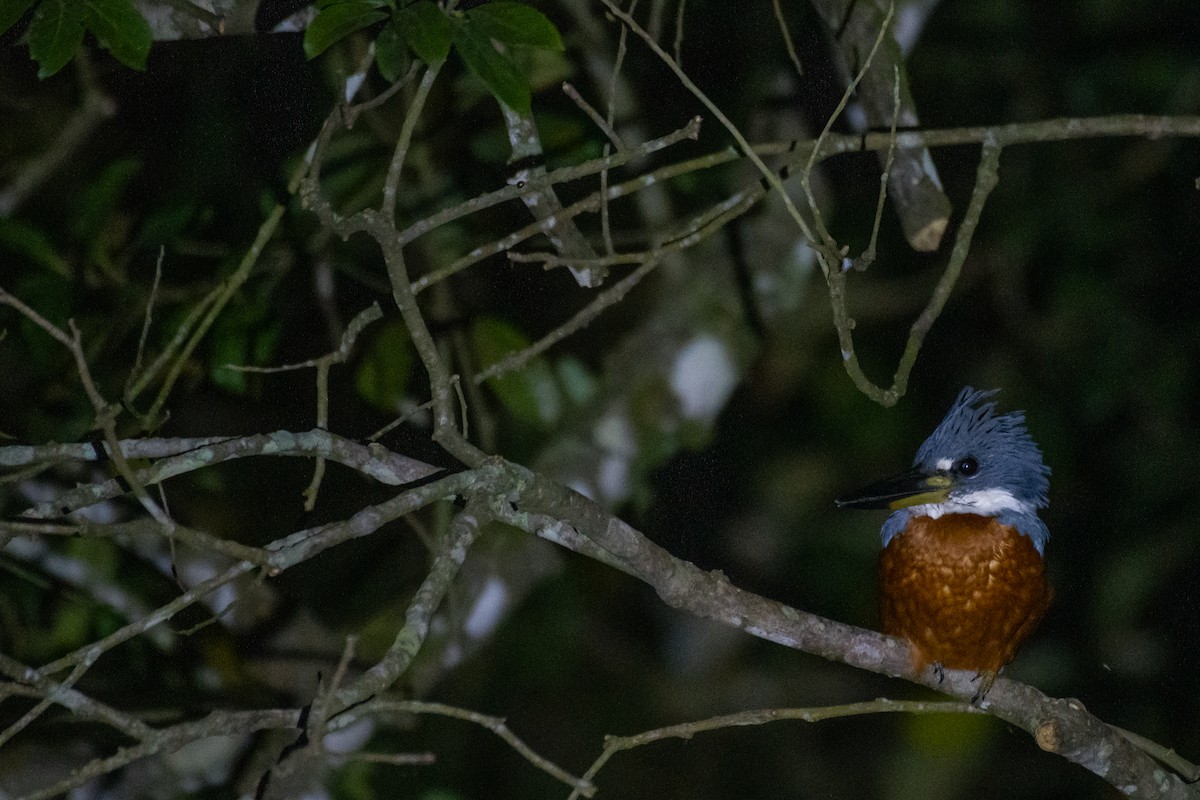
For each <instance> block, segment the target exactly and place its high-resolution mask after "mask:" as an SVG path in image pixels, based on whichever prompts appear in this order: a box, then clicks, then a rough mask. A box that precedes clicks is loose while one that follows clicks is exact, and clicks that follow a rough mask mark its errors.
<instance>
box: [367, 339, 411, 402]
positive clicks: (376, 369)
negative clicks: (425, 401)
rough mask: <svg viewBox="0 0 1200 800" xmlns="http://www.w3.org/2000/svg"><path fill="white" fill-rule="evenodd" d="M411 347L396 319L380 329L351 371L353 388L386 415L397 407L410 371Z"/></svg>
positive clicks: (406, 384)
mask: <svg viewBox="0 0 1200 800" xmlns="http://www.w3.org/2000/svg"><path fill="white" fill-rule="evenodd" d="M412 367H413V346H412V340H411V339H410V338H409V335H408V330H407V329H406V328H405V327H404V325H403V323H400V322H389V323H388V324H387V325H385V326H384V327H383V328H382V329H380V331H379V333H378V335H376V336H375V340H374V341H373V342H371V347H370V349H368V350H367V352H366V354H365V355H364V356H363V359H362V361H360V362H359V364H358V369H357V370H355V372H354V388H355V389H357V390H358V393H359V395H360V396H361V397H362V398H363V399H364V400H366V401H367V402H369V403H370V404H371V405H373V406H376V407H377V408H379V409H381V410H383V411H386V412H388V413H390V414H394V413H396V411H398V410H399V405H400V401H401V400H402V399H403V398H404V392H405V390H406V389H407V388H408V378H409V376H410V375H411V374H412Z"/></svg>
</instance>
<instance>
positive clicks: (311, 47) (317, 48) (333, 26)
mask: <svg viewBox="0 0 1200 800" xmlns="http://www.w3.org/2000/svg"><path fill="white" fill-rule="evenodd" d="M379 5H380V4H379V3H378V2H377V0H349V2H346V3H337V4H335V5H331V6H327V7H325V8H323V9H321V11H319V12H318V13H317V16H316V19H314V20H313V21H312V23H311V24H309V26H308V30H306V31H305V32H304V53H305V55H307V56H308V57H309V58H316V57H317V56H319V55H321V53H324V52H325V50H326V49H328V48H329V46H330V45H332V44H333V43H334V42H336V41H338V40H340V39H344V38H345V37H347V36H349V35H350V34H352V33H354V32H355V31H357V30H361V29H363V28H365V27H367V26H368V25H374V24H375V23H376V22H379V20H381V19H385V18H386V17H387V12H386V11H381V10H380V9H379Z"/></svg>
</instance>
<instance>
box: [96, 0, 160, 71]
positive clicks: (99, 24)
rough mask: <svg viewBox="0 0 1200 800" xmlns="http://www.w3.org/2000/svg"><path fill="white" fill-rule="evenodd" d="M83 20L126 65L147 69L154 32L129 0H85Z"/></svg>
mask: <svg viewBox="0 0 1200 800" xmlns="http://www.w3.org/2000/svg"><path fill="white" fill-rule="evenodd" d="M83 5H84V14H83V24H84V25H85V26H86V27H87V29H88V30H89V31H91V32H92V33H93V34H95V36H96V41H98V42H100V46H101V47H103V48H104V49H105V50H107V51H108V52H110V53H112V54H113V58H115V59H116V60H117V61H120V62H121V63H122V64H124V65H125V66H127V67H129V68H131V69H136V70H144V69H146V56H148V55H150V42H151V41H152V40H153V36H152V35H151V33H150V25H149V24H148V23H147V22H146V19H145V18H144V17H143V16H142V15H141V14H139V13H138V11H137V9H136V8H134V7H133V4H132V3H130V2H129V0H84V3H83Z"/></svg>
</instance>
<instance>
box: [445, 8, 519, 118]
mask: <svg viewBox="0 0 1200 800" xmlns="http://www.w3.org/2000/svg"><path fill="white" fill-rule="evenodd" d="M454 46H455V48H456V49H457V50H458V54H459V56H461V57H462V60H463V62H464V63H465V64H466V65H467V68H468V69H470V70H471V72H473V73H475V75H476V76H478V77H479V79H480V80H482V81H483V82H484V83H485V84H486V85H487V87H488V91H490V92H491V93H492V94H493V95H495V97H496V99H498V100H500V101H501V102H502V103H504V104H505V105H507V106H508V107H509V108H511V109H512V110H513V111H516V112H517V113H519V114H528V113H529V107H530V102H531V98H530V92H529V81H527V80H525V76H524V75H522V74H521V72H520V70H518V69H517V65H516V64H514V63H513V60H512V59H511V58H509V57H508V56H506V55H504V54H503V53H501V52H500V51H499V50H497V49H496V46H495V45H494V44H492V37H491V36H489V35H488V34H487V33H485V32H484V31H483V30H481V29H480V28H479V27H478V26H477V25H475V24H474V23H473V22H471V21H470V20H466V21H465V22H463V23H462V24H461V25H459V26H458V31H457V32H456V34H455V37H454Z"/></svg>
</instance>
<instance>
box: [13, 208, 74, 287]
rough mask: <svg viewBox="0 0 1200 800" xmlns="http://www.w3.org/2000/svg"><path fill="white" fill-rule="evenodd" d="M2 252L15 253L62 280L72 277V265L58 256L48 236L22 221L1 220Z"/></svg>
mask: <svg viewBox="0 0 1200 800" xmlns="http://www.w3.org/2000/svg"><path fill="white" fill-rule="evenodd" d="M0 251H7V252H9V253H15V254H16V255H17V256H18V259H20V258H21V257H23V258H24V260H25V261H27V262H28V263H30V264H34V265H36V266H38V267H41V268H42V269H45V270H49V271H50V272H53V273H55V274H56V275H58V276H60V277H62V278H67V279H70V277H71V265H70V264H69V263H68V262H67V260H66V259H64V258H63V257H62V256H61V255H59V254H58V251H57V250H56V249H55V248H54V244H53V243H52V242H51V241H50V239H49V238H48V237H47V236H46V234H44V233H42V232H41V231H40V230H39V229H37V228H35V227H33V226H32V225H29V224H28V223H25V222H21V221H20V220H15V219H0ZM5 260H6V261H7V260H8V259H5ZM10 263H11V262H10ZM18 263H19V262H18Z"/></svg>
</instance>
